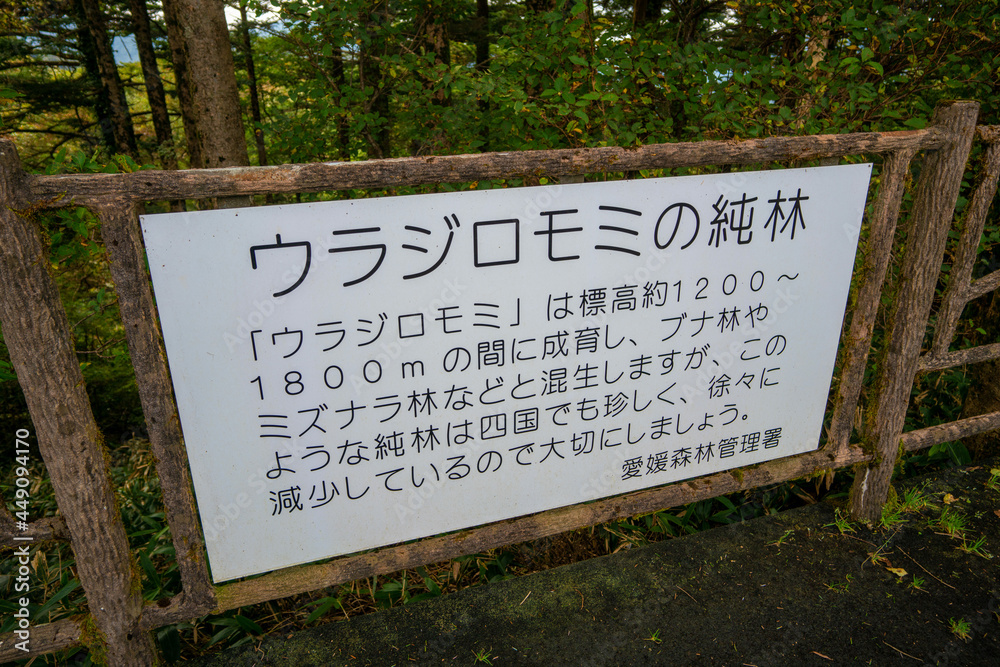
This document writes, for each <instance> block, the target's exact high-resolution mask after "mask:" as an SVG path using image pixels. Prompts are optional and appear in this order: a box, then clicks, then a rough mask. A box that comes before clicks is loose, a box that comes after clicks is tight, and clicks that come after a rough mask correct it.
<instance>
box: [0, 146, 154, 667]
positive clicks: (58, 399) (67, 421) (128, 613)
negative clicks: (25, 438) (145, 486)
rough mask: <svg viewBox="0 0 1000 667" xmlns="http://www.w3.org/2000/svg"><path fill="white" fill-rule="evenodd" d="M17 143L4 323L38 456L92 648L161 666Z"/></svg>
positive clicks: (3, 149)
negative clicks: (61, 521) (63, 532)
mask: <svg viewBox="0 0 1000 667" xmlns="http://www.w3.org/2000/svg"><path fill="white" fill-rule="evenodd" d="M23 188H24V173H23V172H22V171H21V165H20V160H19V158H18V155H17V150H16V148H15V147H14V144H13V142H11V141H9V140H6V139H4V140H0V238H2V239H3V243H0V284H2V285H3V288H2V290H0V322H2V324H3V334H4V342H5V343H6V344H7V348H8V349H9V350H10V357H11V361H12V362H13V364H14V369H15V371H16V373H17V377H18V380H19V382H20V383H21V388H22V389H23V391H24V396H25V399H26V400H27V403H28V409H29V410H30V412H31V418H32V421H33V422H34V425H35V432H36V434H37V437H38V447H39V450H40V451H41V454H42V458H43V460H44V461H45V467H46V470H47V471H48V473H49V476H50V477H51V479H52V486H53V488H54V490H55V495H56V501H57V503H58V505H59V509H60V511H61V512H62V514H63V516H65V518H66V526H67V528H68V529H69V534H70V540H71V544H72V546H73V552H74V554H75V556H76V569H77V573H78V574H79V576H80V583H81V584H82V585H83V589H84V591H85V592H86V594H87V602H88V605H89V608H90V615H91V617H92V618H93V620H94V622H95V623H96V627H92V628H89V629H88V628H86V627H85V628H84V634H85V635H86V634H89V633H90V632H92V633H93V635H92V639H91V641H90V642H89V643H90V644H91V646H93V647H94V649H95V656H94V657H95V658H99V657H100V656H99V655H97V653H99V651H100V650H101V649H102V648H103V649H104V650H106V652H107V656H106V657H107V660H108V662H109V663H110V664H112V665H126V664H127V665H153V664H156V663H157V661H158V657H157V654H156V649H155V648H154V646H153V639H152V635H151V634H150V633H149V632H145V631H142V630H141V629H140V628H139V618H140V614H141V613H142V584H141V582H140V578H139V573H138V568H137V566H136V564H135V562H134V560H133V558H132V554H131V552H130V551H129V546H128V539H127V537H126V535H125V527H124V526H123V525H122V521H121V515H120V513H119V511H118V505H117V501H116V499H115V492H114V489H113V488H112V485H111V479H110V476H109V474H108V472H109V471H108V463H107V460H106V458H105V455H104V454H105V453H104V446H103V439H102V437H101V433H100V431H99V430H98V428H97V424H96V423H95V421H94V415H93V412H92V410H91V407H90V401H89V400H88V398H87V392H86V390H85V389H84V383H83V375H82V374H81V373H80V364H79V362H78V361H77V358H76V351H75V349H74V347H73V344H72V339H71V337H70V330H69V322H68V319H67V317H66V310H65V308H64V307H63V305H62V302H61V301H60V300H59V292H58V291H57V289H56V286H55V283H54V282H53V281H52V277H51V276H50V275H49V273H48V266H49V260H48V258H47V255H46V252H45V250H44V249H43V247H42V244H41V242H40V240H39V237H38V232H37V230H36V229H35V227H34V225H33V224H32V223H31V222H29V221H28V220H26V219H25V218H23V217H22V216H20V215H18V214H17V213H15V210H16V209H17V208H19V207H23V206H24V203H23V202H24V197H23V192H24V190H23Z"/></svg>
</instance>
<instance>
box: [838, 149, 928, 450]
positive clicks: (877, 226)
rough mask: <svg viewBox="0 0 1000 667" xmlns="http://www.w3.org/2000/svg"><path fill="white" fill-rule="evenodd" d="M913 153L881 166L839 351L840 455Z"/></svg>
mask: <svg viewBox="0 0 1000 667" xmlns="http://www.w3.org/2000/svg"><path fill="white" fill-rule="evenodd" d="M914 152H915V151H912V150H905V151H897V152H895V153H890V154H889V155H888V156H887V157H886V159H885V162H884V164H883V166H882V173H881V175H880V180H881V187H880V189H879V194H878V199H877V200H876V201H875V208H874V210H873V211H872V217H871V222H870V223H869V229H868V240H867V243H866V245H865V250H864V257H865V260H864V265H863V266H862V268H861V272H860V275H859V276H858V278H857V280H858V284H859V285H860V286H859V288H858V292H857V301H856V302H855V304H854V306H853V308H850V307H849V311H850V313H851V324H850V328H849V331H848V334H847V340H846V341H844V342H843V346H842V348H841V352H840V364H839V367H840V383H839V384H838V385H837V398H836V400H835V402H834V409H833V417H832V419H831V421H830V431H829V435H828V437H827V442H829V443H832V445H833V446H834V447H835V448H836V449H837V450H838V451H845V450H846V449H847V447H848V446H849V442H850V438H851V429H852V426H853V425H854V413H855V410H856V409H857V406H858V399H859V398H860V396H861V386H862V384H863V382H864V379H865V367H866V365H867V363H868V352H869V351H870V349H871V343H872V333H873V332H874V330H875V317H876V316H877V315H878V308H879V304H880V303H881V302H882V286H883V284H884V283H885V274H886V270H887V269H888V267H889V259H890V257H891V255H892V246H893V241H894V239H895V235H896V222H897V220H898V219H899V205H900V202H902V200H903V191H904V190H905V189H906V175H907V172H908V171H909V169H910V161H911V160H912V159H913V155H914Z"/></svg>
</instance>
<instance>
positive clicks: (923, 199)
mask: <svg viewBox="0 0 1000 667" xmlns="http://www.w3.org/2000/svg"><path fill="white" fill-rule="evenodd" d="M978 115H979V104H978V103H977V102H951V103H947V104H943V105H941V106H939V107H938V108H937V109H936V110H935V112H934V123H935V125H937V126H938V127H940V128H942V129H944V130H945V131H946V132H948V134H949V135H950V139H951V140H950V142H949V143H948V144H947V145H945V146H944V147H942V148H941V149H939V150H937V151H933V152H930V153H928V154H927V155H926V156H925V158H924V161H923V165H922V167H921V170H920V178H919V181H918V182H917V187H916V190H915V192H914V203H913V212H912V214H911V216H910V225H909V231H908V233H907V239H906V250H905V254H904V258H903V267H902V271H901V273H900V278H899V282H898V290H897V294H896V295H895V299H894V303H895V311H894V312H893V313H892V314H891V316H890V318H889V323H888V326H887V329H888V335H887V338H886V344H885V349H884V351H883V353H882V358H883V363H882V364H881V368H880V375H879V379H878V384H877V386H876V392H875V395H874V398H873V400H874V401H876V403H875V409H874V410H871V409H870V410H869V423H868V428H867V429H866V436H865V438H864V442H863V443H862V444H863V447H864V448H865V449H866V451H867V453H869V454H870V455H871V456H872V459H871V460H870V461H869V462H868V463H866V464H863V465H862V466H860V467H859V469H858V470H857V474H856V476H855V478H854V485H853V486H852V487H851V496H850V509H851V514H852V515H853V516H854V518H856V519H861V520H863V521H868V522H875V521H877V520H878V519H879V518H880V516H881V514H882V505H883V503H885V500H886V497H887V494H888V492H889V481H890V479H891V478H892V471H893V468H894V467H895V464H896V459H897V458H898V455H899V450H900V436H901V435H902V432H903V425H904V421H905V418H906V408H907V406H908V405H909V400H910V391H911V389H912V387H913V378H914V376H915V375H916V372H917V364H918V361H919V356H920V346H921V343H922V342H923V339H924V334H925V333H926V331H927V318H928V316H929V315H930V311H931V303H932V301H933V298H934V289H935V287H936V285H937V280H938V276H939V275H940V271H941V263H942V260H943V258H944V249H945V242H946V241H947V239H948V231H949V229H951V223H952V219H953V217H954V213H955V203H956V202H957V201H958V191H959V187H960V186H961V183H962V177H963V175H964V174H965V163H966V162H967V160H968V158H969V151H970V149H971V148H972V138H973V135H974V134H975V130H976V118H977V116H978Z"/></svg>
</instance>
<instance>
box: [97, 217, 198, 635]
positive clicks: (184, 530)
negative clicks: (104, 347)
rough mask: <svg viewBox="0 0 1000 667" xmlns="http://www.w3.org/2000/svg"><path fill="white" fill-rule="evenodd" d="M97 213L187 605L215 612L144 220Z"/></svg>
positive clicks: (184, 599) (184, 602)
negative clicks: (149, 271) (152, 284)
mask: <svg viewBox="0 0 1000 667" xmlns="http://www.w3.org/2000/svg"><path fill="white" fill-rule="evenodd" d="M95 212H96V213H97V215H98V217H99V219H100V221H101V236H102V238H103V240H104V245H105V248H106V249H107V253H108V262H109V265H110V267H111V277H112V280H113V281H114V284H115V292H116V293H117V295H118V306H119V308H120V310H121V317H122V322H123V323H124V325H125V337H126V340H127V341H128V348H129V355H130V356H131V359H132V366H133V368H134V369H135V378H136V384H137V386H138V389H139V399H140V401H141V402H142V412H143V415H144V416H145V418H146V429H147V430H148V432H149V441H150V445H151V447H152V450H153V454H154V455H155V456H156V474H157V475H158V476H159V478H160V484H161V487H162V489H163V502H164V505H165V507H166V511H167V523H168V524H169V525H170V532H171V536H172V538H173V543H174V551H175V553H176V554H177V565H178V568H179V569H180V573H181V582H182V584H183V587H184V598H183V604H184V605H187V606H191V608H196V609H200V608H203V607H206V606H211V604H212V602H213V597H212V583H211V579H210V578H209V574H208V567H207V565H206V560H205V559H206V557H205V546H204V543H203V541H202V537H201V528H200V526H199V523H198V514H197V510H196V508H195V499H194V493H193V492H192V490H191V474H190V472H189V470H188V466H187V456H186V453H185V450H184V442H183V436H182V435H181V425H180V419H179V418H178V416H177V408H176V403H175V401H174V392H173V385H172V384H171V382H170V374H169V371H168V369H167V356H166V352H165V351H164V349H163V342H162V341H163V337H162V335H161V333H160V326H159V320H158V319H157V316H156V306H155V305H154V303H153V292H152V288H151V287H150V282H149V278H148V277H147V274H146V264H145V255H144V252H143V246H142V237H141V232H140V230H139V219H138V217H137V216H136V209H135V206H134V205H131V204H127V203H125V202H114V201H109V202H106V203H105V205H103V206H101V207H100V208H98V209H97V210H96V211H95ZM177 603H178V604H179V603H181V601H178V602H177ZM193 615H194V614H193Z"/></svg>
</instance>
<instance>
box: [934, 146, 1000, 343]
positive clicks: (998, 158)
mask: <svg viewBox="0 0 1000 667" xmlns="http://www.w3.org/2000/svg"><path fill="white" fill-rule="evenodd" d="M982 165H983V168H982V173H981V175H980V179H979V183H978V184H977V185H976V188H975V190H973V192H972V197H971V198H970V200H969V204H968V206H967V207H966V209H965V213H964V215H963V220H962V232H961V233H960V234H959V236H958V241H957V244H956V248H955V252H954V259H953V260H952V263H951V271H950V272H949V273H948V289H947V290H946V291H945V294H944V301H943V302H942V304H941V311H940V312H939V313H938V317H937V325H936V326H935V328H934V344H933V346H931V351H930V354H931V356H934V357H942V356H944V355H945V353H947V352H948V348H949V347H950V346H951V341H952V339H953V338H954V337H955V330H956V328H957V327H958V318H959V317H961V315H962V310H963V309H964V308H965V304H966V303H968V302H969V300H970V296H969V295H970V292H972V290H971V289H970V288H971V287H972V285H971V283H972V269H973V267H974V266H975V263H976V257H977V256H978V255H979V241H980V239H982V236H983V228H984V227H985V226H986V216H987V214H988V213H989V211H990V205H991V204H992V203H993V197H994V196H995V195H996V193H997V178H998V177H1000V143H996V144H989V146H988V147H987V148H986V152H985V154H984V155H983V159H982Z"/></svg>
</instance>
